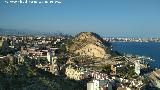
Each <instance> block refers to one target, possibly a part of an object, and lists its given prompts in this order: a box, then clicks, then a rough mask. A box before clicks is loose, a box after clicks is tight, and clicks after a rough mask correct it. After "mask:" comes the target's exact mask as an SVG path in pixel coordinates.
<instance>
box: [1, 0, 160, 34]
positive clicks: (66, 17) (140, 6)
mask: <svg viewBox="0 0 160 90" xmlns="http://www.w3.org/2000/svg"><path fill="white" fill-rule="evenodd" d="M42 1H43V0H42ZM59 1H61V2H62V3H61V4H54V5H50V4H49V5H44V4H38V5H35V4H34V5H33V4H27V5H26V4H25V5H24V4H14V5H13V4H6V3H0V28H7V29H17V30H33V31H40V32H56V31H59V32H62V33H69V34H73V35H75V34H76V33H78V32H84V31H91V32H96V33H99V34H101V35H102V36H104V37H106V36H115V37H116V36H121V37H159V36H160V32H159V29H160V26H159V25H158V24H159V23H160V12H159V11H160V6H159V3H160V1H158V0H154V1H151V0H140V1H139V0H134V1H131V0H121V1H118V0H113V1H109V0H102V1H98V0H95V1H91V0H87V1H85V0H81V1H74V0H67V1H66V0H59Z"/></svg>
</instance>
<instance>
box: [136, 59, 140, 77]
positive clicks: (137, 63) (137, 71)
mask: <svg viewBox="0 0 160 90" xmlns="http://www.w3.org/2000/svg"><path fill="white" fill-rule="evenodd" d="M140 70H141V68H140V61H139V60H137V61H136V62H135V72H136V74H138V75H139V74H140Z"/></svg>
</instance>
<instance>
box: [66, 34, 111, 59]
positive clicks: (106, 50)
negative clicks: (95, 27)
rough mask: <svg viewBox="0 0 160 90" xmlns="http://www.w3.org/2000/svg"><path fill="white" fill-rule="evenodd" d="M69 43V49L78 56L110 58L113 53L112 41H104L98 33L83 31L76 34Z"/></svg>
mask: <svg viewBox="0 0 160 90" xmlns="http://www.w3.org/2000/svg"><path fill="white" fill-rule="evenodd" d="M72 42H73V43H72V44H71V45H69V47H68V51H69V52H70V53H71V54H75V55H78V56H86V57H90V58H104V59H106V58H109V57H110V56H111V55H110V53H111V47H110V43H109V42H106V41H104V40H103V39H102V38H101V37H100V36H99V35H98V34H96V33H93V32H82V33H79V34H78V35H76V36H75V38H74V39H73V40H72Z"/></svg>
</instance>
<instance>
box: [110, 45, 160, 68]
mask: <svg viewBox="0 0 160 90" xmlns="http://www.w3.org/2000/svg"><path fill="white" fill-rule="evenodd" d="M112 45H113V50H116V51H118V52H120V53H127V54H132V55H140V56H148V57H151V58H152V59H153V60H155V61H152V62H150V63H149V64H150V66H151V67H154V68H160V43H159V42H113V43H112Z"/></svg>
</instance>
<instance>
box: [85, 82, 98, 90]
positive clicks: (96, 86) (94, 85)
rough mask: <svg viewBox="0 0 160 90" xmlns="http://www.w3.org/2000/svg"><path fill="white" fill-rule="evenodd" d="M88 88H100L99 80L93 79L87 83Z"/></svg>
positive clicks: (94, 89) (95, 89)
mask: <svg viewBox="0 0 160 90" xmlns="http://www.w3.org/2000/svg"><path fill="white" fill-rule="evenodd" d="M87 90H100V89H99V80H93V81H90V82H88V83H87Z"/></svg>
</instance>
